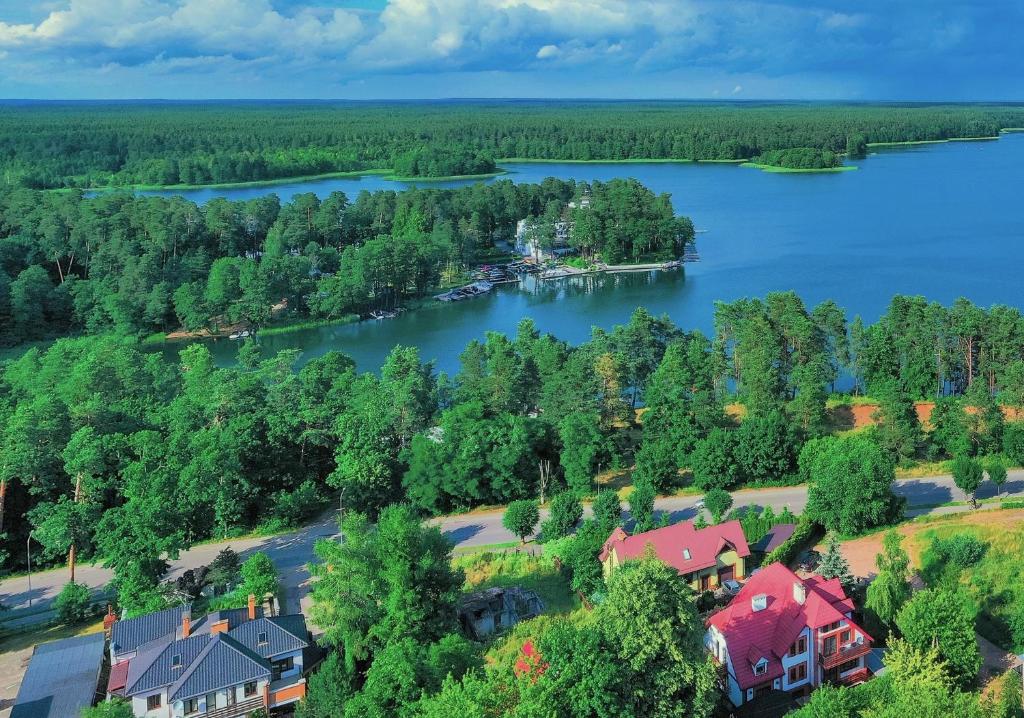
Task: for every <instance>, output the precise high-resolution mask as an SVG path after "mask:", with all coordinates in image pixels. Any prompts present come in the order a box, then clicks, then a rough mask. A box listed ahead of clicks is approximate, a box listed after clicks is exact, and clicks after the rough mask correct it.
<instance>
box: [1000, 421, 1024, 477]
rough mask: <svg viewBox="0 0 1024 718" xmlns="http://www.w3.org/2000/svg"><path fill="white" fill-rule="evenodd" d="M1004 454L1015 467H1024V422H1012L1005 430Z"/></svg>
mask: <svg viewBox="0 0 1024 718" xmlns="http://www.w3.org/2000/svg"><path fill="white" fill-rule="evenodd" d="M1003 453H1004V454H1006V456H1007V457H1008V458H1009V459H1010V461H1011V462H1013V464H1014V466H1024V421H1011V422H1009V423H1008V424H1007V425H1006V427H1005V428H1004V429H1003Z"/></svg>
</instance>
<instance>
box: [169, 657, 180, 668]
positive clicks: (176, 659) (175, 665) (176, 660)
mask: <svg viewBox="0 0 1024 718" xmlns="http://www.w3.org/2000/svg"><path fill="white" fill-rule="evenodd" d="M171 668H181V656H179V655H177V654H175V655H173V656H171Z"/></svg>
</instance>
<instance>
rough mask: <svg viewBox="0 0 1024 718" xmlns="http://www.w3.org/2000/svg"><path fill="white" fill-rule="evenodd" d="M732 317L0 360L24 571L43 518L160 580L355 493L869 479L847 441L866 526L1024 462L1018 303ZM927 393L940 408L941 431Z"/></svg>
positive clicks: (364, 496)
mask: <svg viewBox="0 0 1024 718" xmlns="http://www.w3.org/2000/svg"><path fill="white" fill-rule="evenodd" d="M715 325H716V331H715V335H714V336H712V337H708V336H705V335H703V334H701V333H700V332H696V331H692V332H688V331H684V330H682V329H680V328H678V327H676V326H675V325H674V324H673V323H672V322H671V321H669V320H668V319H667V318H666V317H655V316H652V315H650V314H649V313H648V312H646V311H644V310H643V309H638V310H637V311H636V312H635V313H634V314H633V316H632V317H631V319H630V321H629V322H628V323H627V324H624V325H621V326H616V327H614V328H612V329H610V330H607V331H605V330H600V329H598V330H595V331H594V334H593V336H592V338H591V339H590V340H589V341H588V342H585V343H583V344H580V345H577V346H572V345H569V344H567V343H566V342H564V341H561V340H559V339H558V338H557V337H554V336H551V335H548V334H541V333H540V332H538V331H537V330H536V328H535V327H534V326H533V323H532V322H531V321H530V320H524V321H523V322H522V323H521V324H520V326H519V330H518V332H517V334H516V335H515V336H512V337H508V336H505V335H502V334H498V333H493V332H492V333H488V334H487V335H486V337H484V338H483V340H482V341H473V342H471V343H470V344H469V345H468V346H467V347H466V348H465V350H464V351H463V353H462V355H461V358H460V370H459V371H458V372H457V373H456V374H455V375H454V376H451V377H449V376H446V375H443V374H439V373H438V372H436V371H435V369H434V367H433V366H432V365H431V364H430V363H425V362H423V361H421V359H420V357H419V355H418V352H417V350H416V349H414V348H404V347H396V348H395V349H394V350H393V351H392V353H391V354H390V356H389V357H388V358H387V360H386V361H385V363H384V364H383V366H382V367H381V368H380V371H379V374H374V373H368V372H366V373H360V372H359V370H358V369H357V367H355V366H354V363H353V361H352V360H351V359H349V358H348V357H346V356H344V355H342V354H340V353H337V352H332V353H329V354H327V355H325V356H322V357H317V358H315V359H312V360H310V361H309V362H307V363H305V364H301V365H300V363H299V354H298V352H295V351H286V352H282V353H280V354H278V355H276V356H263V353H262V351H261V349H260V346H259V344H258V343H255V342H253V341H251V340H250V341H246V342H244V343H242V344H241V345H240V348H239V355H238V365H237V366H236V367H234V368H216V367H215V366H214V365H213V362H212V359H211V356H210V353H209V350H208V349H207V348H206V347H204V346H203V345H202V344H194V345H190V346H187V347H186V348H184V349H183V350H182V351H181V353H180V355H179V357H178V359H177V361H172V360H170V359H168V358H167V357H166V356H165V355H164V354H162V353H157V352H146V351H143V350H142V348H141V347H140V345H139V344H138V342H137V341H135V340H133V339H131V338H117V337H113V336H109V335H107V336H99V337H83V338H74V339H60V340H58V341H56V342H54V343H53V344H52V345H50V346H49V347H48V348H45V349H44V348H39V347H36V348H32V349H29V350H27V351H26V352H25V353H24V354H23V355H22V356H20V357H19V358H17V359H13V360H9V361H8V362H7V363H6V364H4V365H3V367H2V372H0V427H3V428H2V434H0V497H3V500H2V502H0V531H2V532H3V533H2V534H0V541H2V543H0V558H2V559H3V561H2V565H3V566H5V567H7V568H13V567H16V566H19V565H21V562H22V557H23V555H24V551H23V550H19V548H18V547H21V549H23V548H24V546H25V540H26V538H27V536H28V532H29V531H30V530H31V531H33V534H32V538H33V541H35V542H38V544H39V545H41V546H42V555H43V557H44V559H45V560H47V561H50V562H59V561H61V560H63V559H64V558H65V557H67V555H68V554H69V552H70V551H71V549H72V547H74V549H75V552H76V555H77V556H79V557H81V558H82V559H91V558H94V557H100V558H102V560H104V561H105V562H107V563H108V564H109V565H111V566H113V567H114V569H115V573H116V575H117V576H118V586H120V587H122V589H119V590H124V591H126V592H127V591H130V592H131V595H133V596H143V595H146V594H147V592H149V593H152V592H155V591H158V587H159V582H160V580H161V578H162V574H163V570H164V567H165V564H164V560H163V558H162V555H163V554H164V552H166V554H167V555H170V556H174V555H175V553H176V552H177V551H179V550H181V549H183V548H185V547H187V546H189V545H191V544H193V543H195V542H197V541H201V540H204V539H208V538H223V537H230V536H232V535H236V534H238V533H240V532H246V531H249V530H252V529H260V530H279V529H282V528H286V527H288V526H293V525H296V524H298V523H300V522H302V521H303V520H305V519H306V518H308V517H309V516H311V515H314V514H316V513H317V512H319V511H320V510H322V508H323V506H324V504H325V501H326V500H327V499H328V498H329V497H330V495H331V494H333V493H336V492H338V491H344V496H345V502H346V505H347V506H349V507H350V508H351V509H353V510H359V511H362V512H364V513H366V514H367V515H368V516H371V517H374V516H376V515H377V513H378V512H379V511H380V510H382V509H383V508H384V507H385V506H387V505H389V504H391V503H394V502H408V503H410V504H411V505H412V506H414V507H415V509H416V511H417V512H419V513H420V514H421V515H429V514H439V513H444V512H449V511H452V510H458V509H466V508H470V507H473V506H479V505H485V504H490V505H494V504H504V503H508V502H510V501H514V500H517V499H526V498H530V499H535V498H538V497H540V498H550V497H552V496H555V495H558V494H561V493H564V492H569V493H571V494H572V495H575V496H586V495H588V494H591V493H592V492H593V490H594V487H595V485H594V479H595V476H596V475H597V474H598V473H599V471H601V470H602V469H609V468H610V469H629V468H630V467H633V468H632V479H633V482H634V485H635V486H636V487H637V489H636V491H640V490H641V489H640V487H645V488H644V489H643V491H644V492H647V493H648V495H649V496H650V498H651V501H653V496H654V493H655V492H666V491H672V490H674V489H675V488H676V487H678V486H680V485H684V484H688V483H692V484H693V485H694V486H697V487H698V488H701V489H703V490H705V491H708V490H711V489H715V488H719V489H725V490H729V489H732V488H735V487H738V486H743V485H765V484H768V483H775V484H778V483H796V482H801V481H806V480H808V478H809V477H810V476H812V475H813V476H819V475H824V474H826V473H829V471H832V472H833V473H836V472H838V473H836V475H838V476H848V473H843V471H845V469H842V468H841V467H840V469H836V468H835V467H832V468H831V469H830V468H829V465H828V462H829V461H832V460H838V458H837V457H839V458H842V457H846V458H845V459H843V460H849V461H854V462H856V463H855V464H853V465H857V466H860V467H862V468H863V467H868V466H873V467H874V468H873V469H871V473H870V476H866V477H865V481H872V482H876V483H877V485H878V487H879V491H880V493H879V494H878V495H877V497H875V499H872V501H875V500H876V499H877V501H878V502H880V503H878V504H871V503H870V502H868V501H866V500H862V499H857V500H856V501H851V502H850V503H848V504H847V505H846V506H845V507H843V508H842V509H841V511H839V512H838V513H832V514H829V513H828V512H829V511H832V510H833V509H829V508H828V507H822V509H821V511H822V513H821V514H820V515H821V516H822V517H823V518H822V520H823V522H824V523H826V524H829V523H832V524H834V526H836V527H837V528H838V527H842V528H843V530H847V529H849V531H848V532H855V531H859V530H863V529H864V528H866V527H868V526H871V525H874V524H875V523H877V522H878V521H879V520H880V517H882V518H884V517H886V516H891V515H892V512H893V511H895V510H896V508H897V507H896V506H895V504H894V503H892V498H891V492H890V491H889V489H888V485H889V483H891V476H892V463H893V462H897V461H899V462H910V461H914V460H917V459H921V458H929V459H941V458H944V457H949V458H955V459H956V460H957V461H960V462H982V461H983V462H986V467H987V468H990V469H991V467H992V466H994V463H995V462H1003V464H1004V465H1005V464H1007V463H1009V464H1014V465H1020V464H1024V423H1021V422H1017V421H1012V420H1009V419H1008V418H1007V417H1006V416H1004V412H1003V411H1002V410H1001V407H1006V406H1017V407H1019V406H1021V405H1024V317H1022V316H1021V314H1020V312H1019V311H1017V310H1015V309H1011V308H1007V307H998V306H997V307H993V308H991V309H989V310H985V309H981V308H979V307H976V306H974V305H973V304H971V303H970V302H968V301H966V300H961V301H958V302H957V303H955V304H954V305H953V306H952V307H943V306H940V305H937V304H934V303H928V302H927V301H925V300H924V299H923V298H920V297H895V298H894V299H893V301H892V304H891V306H890V307H889V309H888V311H887V312H886V314H885V315H884V316H883V317H882V318H881V319H880V320H879V321H877V322H875V323H873V324H864V323H863V322H861V321H860V320H859V319H857V318H855V319H854V320H853V321H852V322H850V323H849V324H848V323H847V320H846V317H845V315H844V312H843V311H842V310H841V309H840V308H839V307H837V306H836V305H835V304H834V303H832V302H825V303H823V304H820V305H818V306H816V307H813V308H808V307H806V306H805V305H804V304H803V302H802V301H801V300H800V298H799V297H797V296H796V295H795V294H793V293H779V294H771V295H768V296H767V297H765V298H764V299H750V300H741V301H738V302H734V303H731V304H719V305H718V306H717V307H716V312H715ZM843 372H846V373H849V374H851V375H852V376H854V377H855V378H856V380H857V382H858V385H859V387H860V391H862V392H865V393H867V394H869V395H870V396H871V397H872V398H873V399H874V400H875V401H877V403H878V407H879V408H878V411H877V417H876V422H877V425H876V426H874V427H871V428H869V429H867V430H865V431H864V432H862V433H859V434H858V435H857V436H856V437H852V438H851V437H846V438H835V437H832V436H829V435H830V434H831V433H832V432H833V431H834V429H835V427H834V426H833V424H832V423H831V419H830V415H829V411H828V408H829V398H830V388H831V385H832V383H833V382H834V381H835V380H836V378H837V377H838V376H839V375H840V373H843ZM918 398H931V399H937V400H938V406H937V408H936V410H935V412H934V413H933V416H932V419H931V426H930V427H924V426H922V425H921V423H920V421H919V420H918V417H917V414H916V413H915V411H914V404H913V401H914V400H915V399H918ZM736 405H741V406H742V411H741V412H737V411H736V410H735V409H730V406H736ZM641 409H642V411H640V410H641ZM1011 418H1012V417H1011ZM837 441H838V442H839V443H838V444H832V443H828V442H837ZM467 446H472V447H474V450H473V451H464V450H462V449H461V447H467ZM822 462H825V463H822ZM978 471H979V472H980V469H978ZM990 475H994V474H990ZM886 476H888V477H889V478H888V479H886ZM847 483H850V482H847ZM840 484H842V482H840ZM638 495H639V494H638ZM887 497H888V498H887ZM812 504H813V501H812ZM809 511H813V509H811V508H809Z"/></svg>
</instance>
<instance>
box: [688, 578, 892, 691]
mask: <svg viewBox="0 0 1024 718" xmlns="http://www.w3.org/2000/svg"><path fill="white" fill-rule="evenodd" d="M853 611H854V606H853V601H852V600H851V599H850V598H849V597H847V595H846V591H844V590H843V587H842V585H841V584H840V583H839V579H830V580H825V579H824V578H822V577H821V576H817V575H812V576H809V577H807V578H800V577H799V576H797V575H796V574H795V573H793V572H792V571H790V570H789V569H788V568H787V567H786V566H784V565H782V564H781V563H773V564H771V565H769V566H766V567H764V568H763V569H761V570H760V571H757V572H756V573H755V574H754V575H753V576H751V577H750V579H749V580H748V581H747V583H746V585H744V586H743V588H742V589H741V590H740V592H739V593H738V594H737V595H736V597H735V598H734V599H733V600H732V601H731V602H730V603H729V605H728V606H726V607H725V608H723V609H722V610H721V611H719V612H717V613H715V614H713V615H712V616H711V617H710V618H709V619H708V621H707V633H706V634H705V636H704V645H705V647H706V648H707V650H708V651H709V652H710V653H711V655H712V656H714V658H715V660H716V661H717V662H718V663H719V664H720V665H722V666H724V667H725V669H726V673H727V675H728V679H727V680H728V686H727V688H728V690H727V693H728V695H729V700H730V701H731V702H732V704H733V705H735V706H740V705H743V704H744V703H747V702H749V701H752V700H754V699H756V698H760V697H761V696H763V695H766V694H769V693H771V692H772V691H785V692H787V693H793V694H798V695H802V694H806V693H809V692H810V691H812V690H814V689H815V688H816V687H818V686H820V685H821V684H822V683H826V682H827V683H842V684H846V685H852V684H855V683H861V682H863V681H865V680H866V679H867V678H868V677H869V676H870V670H869V669H868V667H867V658H868V655H869V654H870V653H871V643H872V639H871V636H869V635H868V634H867V632H866V631H864V629H863V628H861V627H860V626H858V625H857V624H856V623H855V622H854V621H853Z"/></svg>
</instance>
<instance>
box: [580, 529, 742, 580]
mask: <svg viewBox="0 0 1024 718" xmlns="http://www.w3.org/2000/svg"><path fill="white" fill-rule="evenodd" d="M648 546H650V547H651V549H652V550H653V551H654V555H655V556H656V557H657V558H659V559H661V560H662V561H664V562H665V563H666V564H668V565H669V566H672V567H673V568H675V569H676V570H677V571H679V575H680V576H682V577H683V580H685V581H686V582H687V583H688V584H690V586H692V587H693V588H694V590H697V591H713V590H715V589H716V588H718V587H719V586H721V585H722V582H723V581H727V580H729V579H736V580H737V581H741V580H743V578H744V577H745V576H746V574H747V572H746V559H747V557H748V556H750V548H749V547H748V546H747V539H746V538H745V537H744V535H743V527H742V526H740V522H739V521H725V522H724V523H720V524H717V525H715V526H708V527H706V528H703V529H697V528H694V525H693V522H691V521H681V522H680V523H677V524H673V525H672V526H666V527H664V528H660V529H654V530H653V531H645V532H643V533H638V534H634V535H632V536H630V535H628V534H627V533H626V532H625V531H624V530H623V529H621V528H617V529H615V530H614V531H613V532H612V534H611V536H609V537H608V540H607V541H605V542H604V547H603V548H602V549H601V554H600V559H601V565H602V566H603V568H604V575H605V578H607V577H608V576H609V575H610V574H611V572H612V571H614V570H615V569H616V568H618V567H619V566H621V565H622V564H623V563H625V562H626V561H628V560H630V559H634V558H640V557H641V556H643V555H644V553H645V552H646V551H647V550H648V549H647V547H648Z"/></svg>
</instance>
